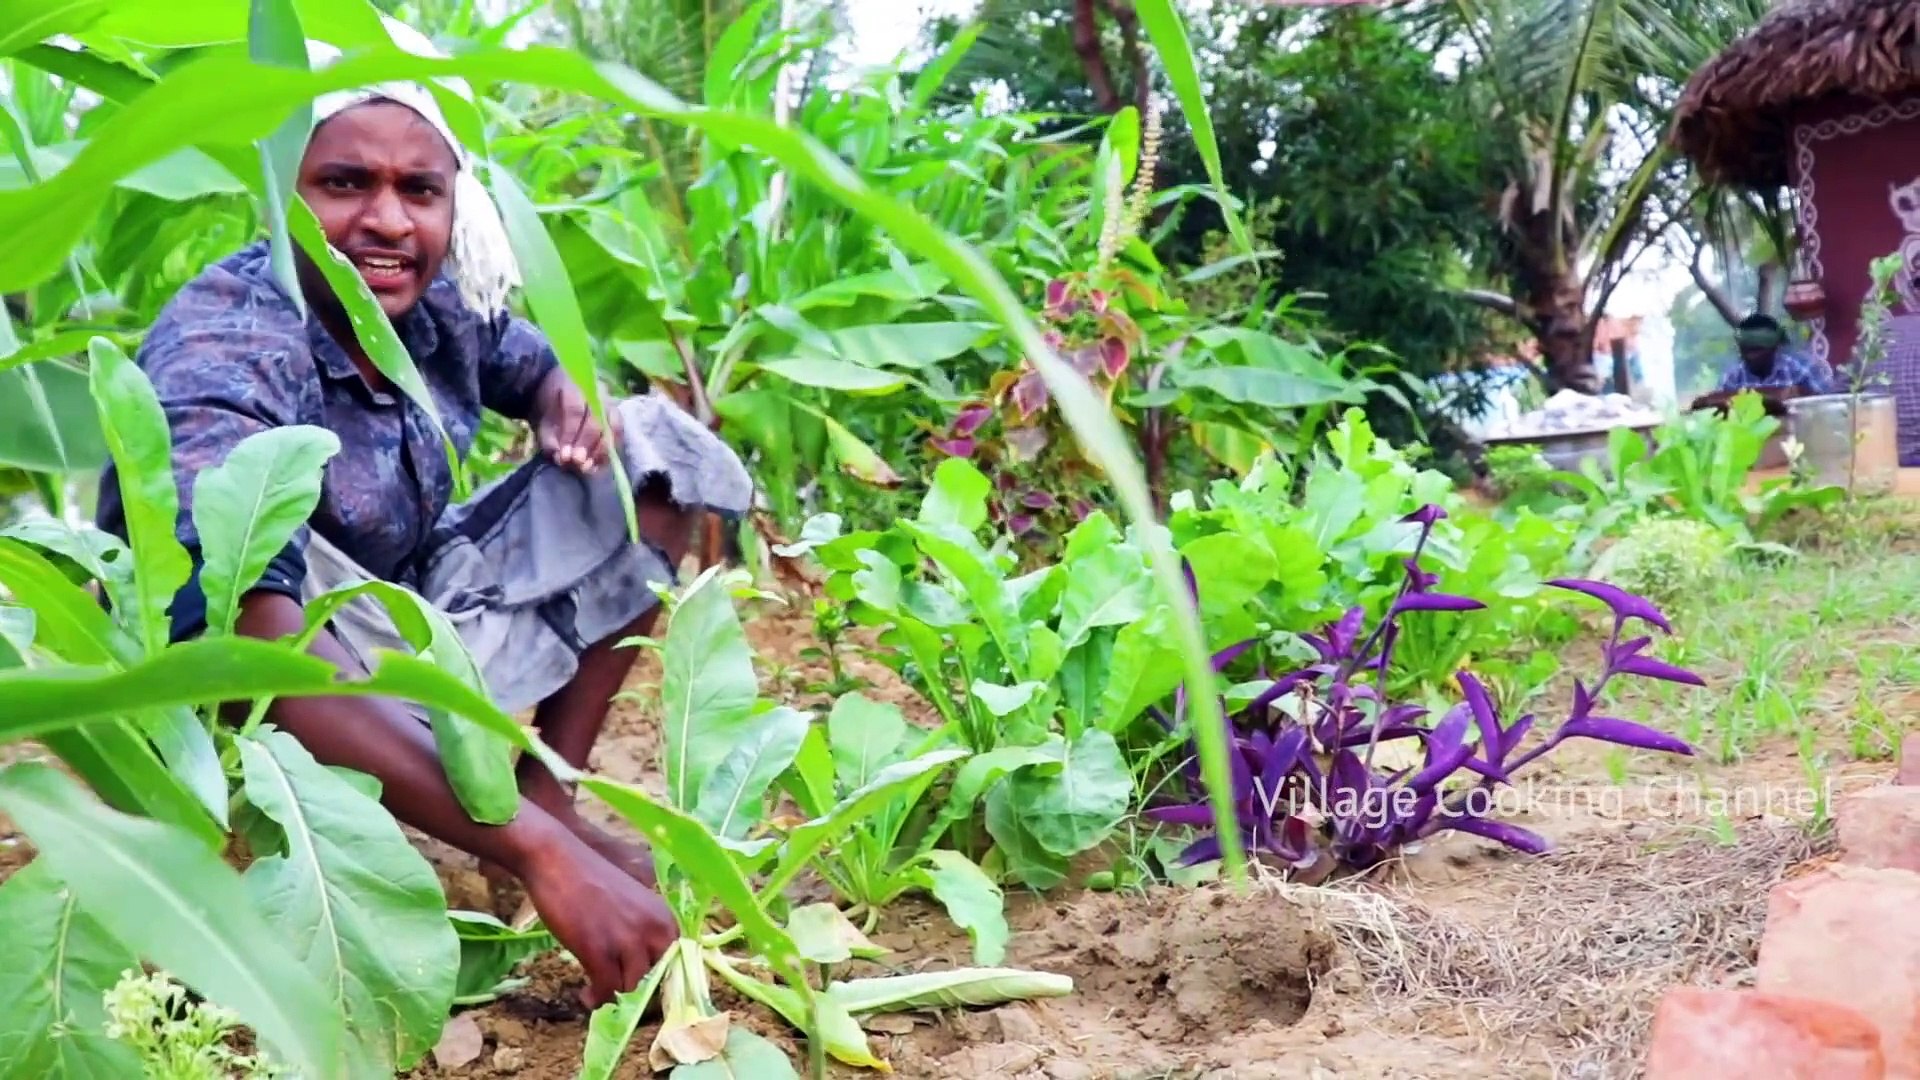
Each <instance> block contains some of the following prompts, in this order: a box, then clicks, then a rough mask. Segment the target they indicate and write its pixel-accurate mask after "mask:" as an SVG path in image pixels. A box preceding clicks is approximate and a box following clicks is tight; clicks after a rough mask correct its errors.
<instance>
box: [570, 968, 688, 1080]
mask: <svg viewBox="0 0 1920 1080" xmlns="http://www.w3.org/2000/svg"><path fill="white" fill-rule="evenodd" d="M666 973H667V965H666V964H664V963H660V964H655V965H653V970H652V971H650V972H648V973H647V977H646V978H644V979H642V980H640V985H639V986H636V987H634V988H633V991H632V992H631V993H619V994H615V995H614V997H613V1000H612V1001H610V1002H608V1003H606V1004H605V1005H602V1006H600V1007H599V1008H597V1009H595V1010H593V1015H592V1016H591V1017H589V1018H588V1019H587V1048H586V1051H585V1052H584V1053H582V1054H581V1056H580V1074H579V1076H577V1077H575V1080H613V1071H614V1069H615V1067H617V1066H618V1065H619V1064H620V1059H621V1058H622V1057H625V1056H626V1053H627V1044H628V1043H631V1042H632V1041H633V1033H634V1032H635V1031H636V1030H638V1029H639V1027H640V1020H641V1018H642V1017H643V1016H645V1015H646V1012H647V1005H648V1004H649V1003H651V1002H652V1001H653V995H654V994H655V993H656V992H658V990H659V989H660V979H661V977H662V976H664V975H665V974H666Z"/></svg>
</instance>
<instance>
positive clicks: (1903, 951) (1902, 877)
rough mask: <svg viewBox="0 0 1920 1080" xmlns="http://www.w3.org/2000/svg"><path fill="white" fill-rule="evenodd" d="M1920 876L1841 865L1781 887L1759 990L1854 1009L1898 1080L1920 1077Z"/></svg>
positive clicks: (1772, 906) (1770, 905)
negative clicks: (1872, 1030)
mask: <svg viewBox="0 0 1920 1080" xmlns="http://www.w3.org/2000/svg"><path fill="white" fill-rule="evenodd" d="M1916 911H1920V874H1916V873H1914V872H1912V871H1909V870H1876V869H1869V868H1865V867H1858V866H1848V865H1845V864H1837V865H1833V866H1828V867H1825V868H1823V869H1821V870H1819V871H1817V872H1815V873H1812V874H1808V875H1806V876H1805V877H1799V878H1795V879H1793V880H1791V881H1784V882H1781V883H1780V884H1779V885H1776V886H1774V888H1773V892H1772V894H1771V895H1770V896H1769V898H1768V902H1767V927H1766V932H1765V933H1764V935H1763V936H1762V938H1761V941H1760V964H1759V972H1758V977H1757V979H1756V980H1755V982H1756V985H1757V989H1760V990H1763V991H1768V992H1773V993H1784V994H1792V995H1795V996H1799V997H1809V998H1816V999H1818V1000H1821V1001H1827V1002H1831V1003H1833V1004H1836V1005H1844V1006H1847V1007H1849V1008H1852V1009H1853V1010H1854V1011H1856V1012H1858V1013H1859V1014H1860V1015H1862V1016H1864V1017H1866V1018H1867V1019H1868V1020H1869V1021H1871V1022H1872V1023H1873V1025H1874V1026H1875V1027H1876V1028H1877V1029H1879V1032H1880V1048H1881V1051H1882V1052H1883V1053H1884V1054H1885V1055H1886V1058H1887V1076H1888V1077H1889V1078H1890V1080H1920V933H1916V932H1915V928H1914V923H1913V916H1914V912H1916Z"/></svg>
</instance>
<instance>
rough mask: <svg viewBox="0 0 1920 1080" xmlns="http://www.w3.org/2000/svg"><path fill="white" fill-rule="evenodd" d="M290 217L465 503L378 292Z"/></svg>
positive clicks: (310, 220)
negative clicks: (422, 425) (425, 429)
mask: <svg viewBox="0 0 1920 1080" xmlns="http://www.w3.org/2000/svg"><path fill="white" fill-rule="evenodd" d="M265 70H279V69H265ZM165 86H166V83H162V84H161V87H163V88H164V87H165ZM149 93H150V94H151V93H154V92H153V91H150V92H149ZM150 100H152V98H151V97H143V98H141V99H140V101H139V102H138V104H141V105H144V104H146V103H147V102H148V101H150ZM122 115H125V114H124V113H123V114H122ZM81 156H82V157H84V156H85V155H84V154H83V155H81ZM286 211H287V231H288V233H289V234H290V235H291V236H292V237H293V239H294V241H295V242H296V243H298V244H299V245H300V247H301V248H302V249H303V250H305V251H306V253H307V258H309V259H311V260H312V261H313V264H314V265H315V266H316V267H318V268H319V270H320V274H321V276H322V277H324V278H326V279H327V286H328V288H330V289H331V290H332V291H333V295H334V297H335V298H336V299H338V300H339V301H340V306H341V307H342V308H344V309H345V310H346V313H347V321H348V322H349V323H351V324H352V325H353V336H354V338H355V339H356V340H358V341H359V342H360V347H361V348H362V349H364V350H366V354H367V359H368V360H370V361H372V362H373V366H374V368H375V369H377V370H378V371H379V372H380V374H382V375H385V376H386V377H387V379H388V381H390V382H392V383H393V385H394V386H396V387H399V389H400V392H401V393H403V394H405V395H406V396H407V400H409V401H411V402H413V403H414V404H415V405H417V406H419V408H420V410H421V411H422V412H424V413H426V414H427V419H429V420H431V421H433V429H434V430H435V431H436V432H439V434H440V444H441V449H442V450H443V451H444V452H445V453H446V456H447V467H448V468H449V469H451V470H452V472H453V486H454V497H455V498H456V499H460V498H465V497H466V495H467V490H466V486H465V485H466V480H465V477H466V470H464V469H462V468H461V467H460V454H459V452H458V451H457V450H456V449H455V447H454V445H453V439H452V438H451V437H449V436H448V435H447V429H446V425H445V424H443V423H442V422H441V420H440V409H439V407H438V406H436V405H435V404H434V403H433V393H432V392H431V391H430V390H428V389H427V383H426V380H425V379H423V378H421V377H420V369H419V368H418V367H416V366H414V363H413V356H412V354H410V353H408V352H407V347H406V345H404V344H402V343H401V341H400V335H399V333H398V332H396V331H395V330H394V328H393V321H392V320H390V319H388V318H387V313H386V312H385V311H384V310H382V309H381V307H380V301H378V300H376V299H375V298H374V295H373V290H371V289H369V288H367V282H366V279H365V278H362V277H361V276H360V271H359V270H357V269H355V268H354V265H353V262H352V261H351V260H349V259H348V258H347V257H346V256H344V255H342V254H340V253H339V252H338V251H335V250H334V249H333V245H332V244H329V243H327V237H326V233H324V232H323V231H321V228H320V219H319V218H317V217H314V216H313V210H312V208H311V207H309V206H307V204H306V203H305V202H303V201H301V200H299V199H295V200H293V201H292V202H291V203H289V204H288V205H287V208H286Z"/></svg>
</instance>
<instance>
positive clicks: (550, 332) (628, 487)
mask: <svg viewBox="0 0 1920 1080" xmlns="http://www.w3.org/2000/svg"><path fill="white" fill-rule="evenodd" d="M487 176H488V187H489V188H490V189H492V191H493V197H494V201H496V202H497V203H499V205H500V220H501V221H502V222H503V223H504V224H505V225H506V227H507V238H508V240H509V241H510V242H511V243H512V244H513V256H514V258H515V259H517V260H518V261H519V263H520V276H521V277H522V279H524V282H525V285H524V288H525V290H526V298H527V308H528V309H529V310H530V311H531V312H532V314H533V317H534V318H535V319H537V320H538V321H539V323H540V329H541V330H542V332H544V333H545V334H546V335H547V340H548V341H549V342H550V343H551V344H552V345H553V352H554V355H555V356H557V357H559V359H560V367H561V369H562V370H564V371H565V372H566V373H567V378H569V379H572V380H573V384H574V385H575V386H577V387H579V388H580V392H581V393H582V394H585V395H586V398H587V409H588V411H589V412H591V413H592V414H593V418H594V420H595V421H596V422H598V423H599V425H600V429H601V430H602V431H611V430H613V429H612V427H611V425H610V422H609V421H608V419H607V399H606V395H605V394H604V393H603V392H602V391H601V388H600V377H599V374H598V372H597V371H595V369H594V361H593V339H592V338H591V337H589V336H588V334H587V324H586V321H585V320H584V319H583V318H582V317H581V315H580V301H579V299H578V298H577V297H575V296H574V294H573V283H572V281H571V279H569V278H568V276H567V267H566V264H565V263H564V262H562V261H561V260H560V249H559V248H557V247H555V246H554V243H553V237H552V236H549V235H548V234H547V227H546V226H545V225H542V224H541V223H540V215H539V214H538V213H537V212H536V211H535V210H534V208H533V203H531V202H529V201H528V200H527V193H526V192H525V191H523V190H522V189H521V187H520V182H519V181H518V180H515V179H514V177H513V174H512V173H510V172H508V171H507V170H505V169H502V168H490V169H488V170H487ZM607 460H608V462H609V463H610V464H611V465H612V466H613V479H614V486H615V487H616V488H617V489H618V490H619V493H620V506H621V509H622V510H624V511H625V512H626V515H627V535H628V536H630V537H632V538H633V539H634V540H635V541H636V542H637V541H638V540H639V537H640V525H639V522H638V519H636V518H635V517H634V509H633V484H632V482H631V481H630V480H629V479H628V478H627V467H626V464H625V459H624V456H623V455H620V454H609V455H608V456H607Z"/></svg>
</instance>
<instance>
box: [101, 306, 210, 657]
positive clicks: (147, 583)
mask: <svg viewBox="0 0 1920 1080" xmlns="http://www.w3.org/2000/svg"><path fill="white" fill-rule="evenodd" d="M87 354H88V356H89V357H90V358H91V360H92V380H93V397H94V401H95V402H97V403H98V405H99V410H100V427H101V429H102V430H103V431H104V432H105V433H106V436H107V446H108V448H109V449H110V450H111V451H112V453H113V462H114V465H115V467H116V473H115V476H116V478H117V480H118V481H119V485H120V500H121V503H122V504H123V505H124V506H125V508H126V520H127V540H128V542H129V543H130V544H131V546H132V548H133V581H134V593H135V595H136V597H137V605H136V606H135V607H134V608H133V609H132V610H128V611H123V612H121V613H120V617H121V619H122V620H124V621H125V623H126V625H127V626H128V628H129V629H130V630H131V631H132V633H133V635H134V636H135V637H136V638H137V639H139V641H140V643H141V645H142V646H143V647H144V649H145V651H146V653H147V654H148V655H152V654H153V653H156V652H158V651H159V650H160V649H161V647H163V646H164V645H166V643H167V639H168V637H169V633H170V631H169V627H170V624H169V621H168V618H167V609H168V608H169V607H170V606H172V604H173V595H174V593H176V592H179V591H180V587H181V586H182V585H185V584H186V583H187V579H188V578H189V577H191V576H192V574H193V562H192V560H191V559H190V558H188V556H187V550H186V548H184V547H182V546H180V540H179V537H178V534H177V532H176V530H177V528H178V525H179V519H180V489H179V486H178V485H177V484H176V483H175V481H174V477H173V435H172V433H171V431H170V430H169V428H168V426H167V414H166V410H165V409H163V408H162V407H161V405H160V399H159V397H158V396H157V395H155V394H154V392H153V384H152V383H150V382H148V381H147V377H146V374H145V373H144V372H142V371H141V370H140V369H139V368H138V367H135V366H134V363H133V361H132V360H130V359H128V358H127V354H126V353H124V352H121V351H120V349H119V348H118V347H117V346H115V345H114V344H113V343H112V342H109V341H107V340H106V339H104V338H96V339H94V341H93V342H92V343H91V344H90V345H89V346H88V348H87Z"/></svg>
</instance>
